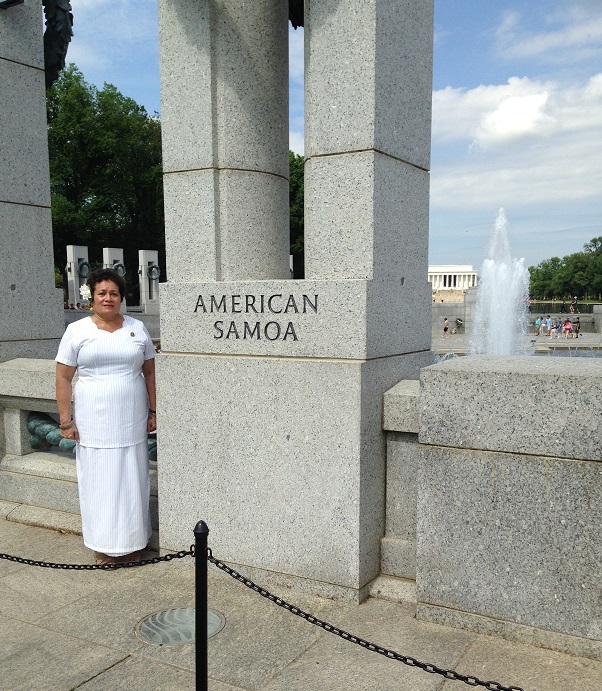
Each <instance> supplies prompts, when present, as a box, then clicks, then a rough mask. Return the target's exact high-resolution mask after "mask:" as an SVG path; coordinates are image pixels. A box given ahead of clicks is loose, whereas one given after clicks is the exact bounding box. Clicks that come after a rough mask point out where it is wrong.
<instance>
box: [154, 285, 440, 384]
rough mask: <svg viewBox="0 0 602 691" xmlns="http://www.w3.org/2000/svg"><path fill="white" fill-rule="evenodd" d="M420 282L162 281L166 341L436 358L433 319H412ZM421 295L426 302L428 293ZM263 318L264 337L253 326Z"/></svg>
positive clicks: (222, 349) (238, 350)
mask: <svg viewBox="0 0 602 691" xmlns="http://www.w3.org/2000/svg"><path fill="white" fill-rule="evenodd" d="M421 285H423V286H425V285H426V284H421ZM419 287H420V286H412V285H411V284H410V285H404V286H402V285H395V286H389V284H387V283H377V282H376V281H311V280H306V281H220V282H214V283H173V282H168V283H162V284H161V342H162V345H163V350H165V351H170V352H174V351H175V352H190V353H215V354H228V355H237V354H240V355H244V354H253V355H276V356H279V357H333V358H354V359H358V358H359V359H364V358H374V357H383V356H388V355H397V354H400V353H406V352H409V353H413V352H418V351H423V352H424V354H425V355H424V358H423V360H422V366H423V367H425V366H427V365H430V364H431V363H432V357H431V356H430V324H426V323H425V324H424V326H425V327H426V328H422V329H420V328H416V326H415V324H414V323H413V322H414V321H415V320H414V311H413V307H414V306H415V305H416V300H414V297H415V296H416V295H418V297H419V298H420V293H419ZM199 296H200V297H201V299H202V304H201V301H200V300H199ZM212 296H213V298H212ZM262 296H263V298H262ZM272 296H273V298H272ZM291 296H292V299H291ZM304 296H305V297H304ZM316 296H317V297H316ZM270 298H272V299H271V302H270ZM422 302H426V303H427V304H426V308H427V309H428V293H427V295H426V300H424V299H422ZM195 310H196V311H195ZM217 322H219V323H218V324H217V326H216V323H217ZM245 322H246V323H247V325H248V326H247V327H246V328H245ZM232 323H234V326H233V327H232V326H231V324H232ZM258 323H259V325H260V326H259V337H258V335H257V331H253V330H254V329H255V327H256V324H258ZM289 323H290V324H292V327H291V328H292V331H289V334H288V335H287V334H286V331H287V329H288V328H289V326H288V325H289ZM267 324H271V325H270V326H269V327H268V332H267V334H266V331H265V329H266V325H267ZM293 331H294V333H293ZM278 334H279V335H278ZM237 336H238V337H237ZM285 336H286V338H285ZM395 383H396V382H395Z"/></svg>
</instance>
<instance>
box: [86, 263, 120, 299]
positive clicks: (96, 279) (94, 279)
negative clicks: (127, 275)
mask: <svg viewBox="0 0 602 691" xmlns="http://www.w3.org/2000/svg"><path fill="white" fill-rule="evenodd" d="M103 281H113V283H114V284H115V285H116V286H117V287H118V288H119V295H120V296H121V300H122V301H123V299H124V298H125V281H124V280H123V276H120V275H119V274H118V273H117V271H115V270H114V269H96V271H93V272H92V273H91V274H90V278H88V285H89V286H90V292H91V293H92V297H94V291H95V289H96V284H97V283H102V282H103Z"/></svg>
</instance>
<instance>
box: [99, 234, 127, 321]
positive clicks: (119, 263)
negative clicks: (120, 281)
mask: <svg viewBox="0 0 602 691" xmlns="http://www.w3.org/2000/svg"><path fill="white" fill-rule="evenodd" d="M102 265H103V267H104V268H105V269H114V270H115V271H117V273H118V274H119V275H120V276H122V277H124V278H125V275H126V273H127V269H126V266H125V264H124V263H123V249H122V248H121V247H103V248H102ZM121 312H122V313H124V314H125V313H126V312H127V302H126V299H125V298H124V299H123V300H122V301H121Z"/></svg>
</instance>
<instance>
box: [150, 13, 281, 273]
mask: <svg viewBox="0 0 602 691" xmlns="http://www.w3.org/2000/svg"><path fill="white" fill-rule="evenodd" d="M287 10H288V7H287V4H286V3H285V2H279V3H274V2H273V0H255V1H254V2H253V3H244V2H240V0H215V1H214V2H211V3H206V2H205V3H203V2H198V1H197V0H177V1H175V2H174V1H172V0H162V1H161V2H160V3H159V29H160V32H159V35H160V51H161V125H162V133H163V135H162V136H163V168H164V172H165V192H166V194H165V220H166V249H167V261H168V270H169V273H170V276H171V277H172V278H175V277H177V278H178V280H191V279H192V278H193V277H194V280H197V281H198V280H231V279H234V278H241V277H244V278H248V279H266V278H276V279H280V278H286V277H289V276H290V270H289V222H288V214H289V199H288V174H289V170H288V168H289V157H288V99H287V94H288V89H287V81H288V33H287ZM278 13H280V17H278ZM191 274H192V276H191Z"/></svg>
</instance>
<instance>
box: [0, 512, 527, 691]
mask: <svg viewBox="0 0 602 691" xmlns="http://www.w3.org/2000/svg"><path fill="white" fill-rule="evenodd" d="M201 523H202V525H203V527H204V528H205V530H206V533H205V534H204V536H203V537H204V540H205V544H206V539H207V533H208V532H209V531H208V530H207V528H206V524H204V523H203V522H200V523H199V524H198V525H197V528H198V527H199V526H200V525H201ZM196 530H197V529H196V528H195V536H196V537H197V539H198V537H199V536H198V535H197V533H196ZM195 552H196V550H195V545H191V546H190V549H188V550H182V551H180V552H174V553H171V554H165V555H164V556H162V557H152V558H150V559H142V560H140V561H130V562H117V563H114V564H56V563H54V562H50V561H38V560H36V559H26V558H24V557H15V556H12V555H11V554H3V553H0V559H6V560H7V561H13V562H16V563H18V564H28V565H29V566H41V567H42V568H46V569H64V570H68V571H114V570H115V569H125V568H132V567H137V566H146V565H147V564H159V563H160V562H169V561H172V560H173V559H183V558H184V557H194V556H195ZM206 553H207V561H209V562H210V563H211V564H213V565H214V566H216V567H217V568H218V569H220V570H221V571H224V573H227V574H228V575H229V576H232V578H234V579H236V580H237V581H240V583H242V584H243V585H245V586H247V588H250V589H251V590H254V591H255V592H256V593H258V594H259V595H261V597H264V598H266V599H267V600H270V602H273V603H274V604H276V605H278V606H279V607H282V608H283V609H285V610H287V611H288V612H290V613H291V614H294V615H295V616H297V617H300V618H301V619H305V621H307V622H309V623H310V624H313V625H314V626H318V627H319V628H321V629H324V631H328V633H332V634H334V635H335V636H339V637H340V638H343V639H344V640H346V641H349V642H350V643H355V644H356V645H359V646H361V647H362V648H365V649H366V650H371V651H372V652H375V653H378V654H379V655H384V657H387V658H389V659H390V660H397V661H398V662H402V663H403V664H404V665H407V666H408V667H416V668H418V669H421V670H423V671H424V672H428V673H429V674H439V675H440V676H442V677H444V678H445V679H451V680H452V681H462V682H464V683H465V684H467V685H468V686H482V687H483V688H485V689H488V691H524V689H523V688H522V687H520V686H503V685H502V684H500V683H498V682H497V681H482V680H481V679H479V678H478V677H475V676H472V675H469V674H460V672H455V671H454V670H453V669H444V668H442V667H438V666H437V665H433V664H430V663H428V662H420V660H417V659H416V658H414V657H410V656H409V655H402V654H401V653H397V652H395V651H394V650H389V649H388V648H383V647H382V646H380V645H377V644H376V643H371V642H370V641H367V640H365V639H364V638H360V637H359V636H355V635H354V634H352V633H349V632H348V631H344V630H343V629H339V628H338V627H336V626H334V625H333V624H330V623H328V622H327V621H323V620H322V619H318V618H317V617H314V616H313V614H308V613H307V612H304V611H303V610H302V609H299V607H296V606H295V605H291V604H290V602H287V601H286V600H283V599H282V598H281V597H278V596H277V595H274V594H272V593H270V592H269V591H268V590H266V589H265V588H262V587H261V586H259V585H257V584H256V583H254V582H253V581H252V580H250V579H249V578H245V576H243V575H242V574H241V573H239V572H238V571H235V570H234V569H233V568H231V567H230V566H228V565H227V564H225V563H224V562H223V561H220V560H219V559H216V558H215V557H214V556H213V554H212V552H211V549H210V548H209V547H206ZM199 554H202V550H199ZM195 562H196V567H197V569H199V567H200V566H201V565H202V564H203V562H204V560H201V559H196V560H195ZM204 564H205V566H204V571H205V577H206V562H204ZM201 570H203V569H201ZM205 580H206V578H205V579H204V581H205ZM204 591H205V592H204V597H203V600H204V601H205V606H204V616H203V617H199V618H200V619H202V621H204V622H206V621H207V617H206V583H204ZM198 595H199V593H197V596H198ZM199 599H200V598H199ZM198 604H200V603H199V602H197V609H198ZM197 614H198V613H197ZM197 629H198V630H199V631H201V628H200V627H198V626H197ZM202 629H203V632H204V634H205V644H204V646H205V648H206V642H207V641H206V632H207V629H206V627H205V626H203V627H202ZM198 643H199V641H198V640H197V647H200V648H202V647H203V646H198ZM197 655H200V658H201V661H202V665H199V664H197V667H198V668H200V667H201V666H202V668H203V669H204V676H205V680H202V679H201V683H202V684H203V686H202V688H206V677H207V665H206V659H205V657H206V650H204V651H202V650H198V651H197ZM197 662H199V660H197ZM199 671H200V669H197V673H198V672H199ZM197 688H200V687H199V686H197Z"/></svg>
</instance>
